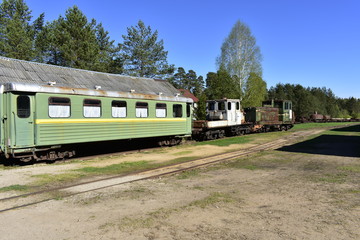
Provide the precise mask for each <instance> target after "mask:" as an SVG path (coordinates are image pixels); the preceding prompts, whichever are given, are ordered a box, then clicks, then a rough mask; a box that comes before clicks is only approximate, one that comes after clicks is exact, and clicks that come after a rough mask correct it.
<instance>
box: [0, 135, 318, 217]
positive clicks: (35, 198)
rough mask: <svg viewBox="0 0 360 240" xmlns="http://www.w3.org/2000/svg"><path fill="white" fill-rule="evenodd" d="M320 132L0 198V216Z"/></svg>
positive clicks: (221, 160) (288, 142)
mask: <svg viewBox="0 0 360 240" xmlns="http://www.w3.org/2000/svg"><path fill="white" fill-rule="evenodd" d="M322 131H324V129H321V130H307V131H298V132H294V133H292V134H290V135H288V136H286V137H284V138H281V139H278V140H275V141H272V142H268V143H264V144H260V145H257V146H254V147H251V148H248V149H245V150H244V149H243V150H239V151H234V152H228V153H222V154H217V155H213V156H209V157H204V158H200V159H196V160H193V161H188V162H184V163H177V164H172V165H168V166H165V167H159V168H155V169H150V170H146V171H141V172H136V173H131V174H127V175H118V176H111V177H107V178H102V179H96V180H92V181H87V182H82V183H76V184H71V185H67V186H61V187H55V188H51V189H46V190H41V191H35V192H30V193H25V194H21V195H16V196H10V197H4V198H1V199H0V203H1V204H0V205H1V207H0V213H2V212H6V211H10V210H15V209H20V208H24V207H28V206H31V205H36V204H39V203H43V202H46V201H50V200H53V199H58V198H65V197H70V196H74V195H77V194H82V193H86V192H91V191H96V190H100V189H104V188H109V187H112V186H117V185H121V184H126V183H131V182H135V181H140V180H146V179H151V178H157V177H161V176H165V175H171V174H175V173H179V172H183V171H186V170H190V169H195V168H201V167H205V166H208V165H211V164H216V163H219V162H224V161H231V160H235V159H238V158H240V157H244V156H248V155H250V154H254V153H258V152H261V151H266V150H272V149H276V148H280V147H282V146H285V145H289V144H291V143H294V142H295V141H299V140H301V139H304V138H305V137H308V136H311V135H314V134H319V133H320V132H322Z"/></svg>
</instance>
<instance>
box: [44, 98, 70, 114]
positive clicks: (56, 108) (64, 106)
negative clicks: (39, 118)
mask: <svg viewBox="0 0 360 240" xmlns="http://www.w3.org/2000/svg"><path fill="white" fill-rule="evenodd" d="M70 105H71V103H70V99H69V98H59V97H50V98H49V117H51V118H68V117H70Z"/></svg>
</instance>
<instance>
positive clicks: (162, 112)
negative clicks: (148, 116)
mask: <svg viewBox="0 0 360 240" xmlns="http://www.w3.org/2000/svg"><path fill="white" fill-rule="evenodd" d="M156 117H158V118H164V117H166V104H165V103H157V104H156Z"/></svg>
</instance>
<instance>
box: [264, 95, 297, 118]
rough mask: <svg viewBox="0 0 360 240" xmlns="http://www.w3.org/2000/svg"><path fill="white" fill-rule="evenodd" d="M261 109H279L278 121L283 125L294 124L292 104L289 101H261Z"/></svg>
mask: <svg viewBox="0 0 360 240" xmlns="http://www.w3.org/2000/svg"><path fill="white" fill-rule="evenodd" d="M262 105H263V107H273V108H278V109H279V121H281V122H284V123H293V122H294V119H295V118H294V113H293V110H292V102H291V101H290V100H269V101H263V103H262Z"/></svg>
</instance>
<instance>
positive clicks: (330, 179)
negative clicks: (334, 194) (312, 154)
mask: <svg viewBox="0 0 360 240" xmlns="http://www.w3.org/2000/svg"><path fill="white" fill-rule="evenodd" d="M346 177H347V174H346V173H336V174H325V175H324V176H323V177H319V178H318V179H317V181H319V182H326V183H345V181H346Z"/></svg>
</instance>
